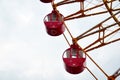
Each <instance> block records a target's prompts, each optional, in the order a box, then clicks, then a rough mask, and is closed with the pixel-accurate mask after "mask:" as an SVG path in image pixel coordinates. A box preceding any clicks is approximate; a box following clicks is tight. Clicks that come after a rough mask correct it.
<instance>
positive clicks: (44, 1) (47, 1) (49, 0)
mask: <svg viewBox="0 0 120 80" xmlns="http://www.w3.org/2000/svg"><path fill="white" fill-rule="evenodd" d="M40 1H41V2H43V3H50V2H52V1H53V0H40Z"/></svg>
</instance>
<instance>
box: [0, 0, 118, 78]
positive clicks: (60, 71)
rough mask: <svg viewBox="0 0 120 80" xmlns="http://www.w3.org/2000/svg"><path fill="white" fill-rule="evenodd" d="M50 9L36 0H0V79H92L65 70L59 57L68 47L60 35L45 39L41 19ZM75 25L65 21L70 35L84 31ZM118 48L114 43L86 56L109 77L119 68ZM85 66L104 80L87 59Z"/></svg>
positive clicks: (49, 6)
mask: <svg viewBox="0 0 120 80" xmlns="http://www.w3.org/2000/svg"><path fill="white" fill-rule="evenodd" d="M74 6H75V5H73V7H74ZM73 7H72V8H73ZM72 8H71V10H72ZM60 9H62V7H61V8H60ZM75 9H76V8H75ZM51 10H52V8H51V5H50V4H44V3H41V2H40V1H39V0H0V80H95V79H94V78H93V77H92V76H91V74H90V73H89V72H88V71H87V70H85V71H84V72H83V73H81V74H78V75H72V74H69V73H67V72H66V71H65V69H64V65H63V61H62V54H63V52H64V51H65V50H66V49H67V48H68V47H69V46H68V45H67V43H66V41H65V39H64V38H63V36H62V35H61V36H58V37H51V36H49V35H48V34H47V33H46V31H45V26H44V24H43V18H44V17H45V16H46V15H47V14H48V13H50V12H51ZM64 12H65V14H63V15H66V14H67V13H69V12H70V9H67V10H65V9H64V10H63V9H62V13H64ZM89 21H90V20H88V21H87V23H88V22H89ZM70 23H71V22H70ZM74 23H75V24H74ZM76 23H77V22H75V21H73V23H71V24H69V22H68V25H72V31H71V32H72V33H73V34H74V32H77V31H78V32H79V30H80V29H83V31H84V28H80V27H79V26H78V27H76V25H77V24H76ZM84 23H85V22H83V23H81V24H84ZM93 23H94V22H93ZM86 25H87V27H88V28H89V25H88V24H85V25H83V26H86ZM75 27H76V28H75ZM78 29H79V30H78ZM75 35H76V34H75ZM85 42H87V41H85ZM81 44H82V43H81ZM119 49H120V42H117V43H113V44H111V45H108V46H105V47H102V48H100V49H97V50H94V51H91V52H90V53H89V54H90V56H92V58H93V59H94V60H95V61H96V62H97V63H98V64H99V65H100V66H101V67H102V68H103V69H104V70H105V72H106V73H107V74H109V75H111V74H113V73H114V72H115V71H116V70H117V69H118V68H119V67H120V62H119V61H120V50H119ZM87 66H88V67H89V68H90V69H91V70H92V72H93V73H94V74H95V75H96V77H98V79H99V80H106V77H105V76H104V75H103V74H102V73H101V72H100V70H99V69H98V68H96V66H95V65H94V64H93V63H92V62H91V61H90V60H89V59H87ZM117 80H120V77H118V78H117Z"/></svg>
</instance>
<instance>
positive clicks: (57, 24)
mask: <svg viewBox="0 0 120 80" xmlns="http://www.w3.org/2000/svg"><path fill="white" fill-rule="evenodd" d="M44 24H45V26H46V31H47V33H48V34H49V35H51V36H59V35H61V34H63V32H64V31H65V26H64V23H63V15H62V14H59V13H58V11H55V10H53V11H52V13H50V14H48V15H47V16H45V18H44Z"/></svg>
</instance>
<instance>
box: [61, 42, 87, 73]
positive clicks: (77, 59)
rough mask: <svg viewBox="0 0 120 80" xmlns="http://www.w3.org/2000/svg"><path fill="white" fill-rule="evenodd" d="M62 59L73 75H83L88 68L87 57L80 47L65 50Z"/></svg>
mask: <svg viewBox="0 0 120 80" xmlns="http://www.w3.org/2000/svg"><path fill="white" fill-rule="evenodd" d="M62 57H63V61H64V64H65V69H66V71H67V72H69V73H71V74H79V73H81V72H82V71H83V70H84V68H85V66H86V56H85V55H84V54H83V52H82V50H81V49H80V48H79V46H78V45H75V44H74V45H71V47H70V48H68V49H67V50H65V52H64V53H63V56H62Z"/></svg>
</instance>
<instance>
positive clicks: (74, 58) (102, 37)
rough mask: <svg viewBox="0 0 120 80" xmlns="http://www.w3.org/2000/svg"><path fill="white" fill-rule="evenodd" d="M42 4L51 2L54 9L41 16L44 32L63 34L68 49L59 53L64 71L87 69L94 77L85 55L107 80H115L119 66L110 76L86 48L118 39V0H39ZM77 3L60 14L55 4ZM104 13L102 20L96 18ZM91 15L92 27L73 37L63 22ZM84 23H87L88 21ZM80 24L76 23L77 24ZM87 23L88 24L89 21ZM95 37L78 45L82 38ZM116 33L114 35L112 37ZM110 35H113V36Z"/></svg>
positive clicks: (71, 71) (73, 72)
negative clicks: (77, 8) (74, 6)
mask: <svg viewBox="0 0 120 80" xmlns="http://www.w3.org/2000/svg"><path fill="white" fill-rule="evenodd" d="M40 1H41V2H43V3H51V6H52V8H53V10H52V11H51V13H49V14H47V15H46V16H45V18H44V20H43V21H44V24H45V27H46V32H47V33H48V34H49V35H50V36H53V37H56V36H59V35H63V37H64V38H65V40H66V42H67V43H68V45H69V48H68V49H66V50H65V51H64V53H63V55H62V58H63V62H64V64H65V70H66V71H67V72H68V73H71V74H79V73H81V72H83V71H84V69H87V70H88V71H89V72H90V74H91V75H92V76H93V77H94V78H95V79H96V80H98V79H97V77H96V76H95V75H94V74H93V73H92V71H90V69H89V68H88V67H87V66H86V58H87V57H88V58H89V59H90V60H91V61H92V62H93V63H94V64H95V65H96V66H97V67H98V69H100V71H101V72H102V73H103V74H104V75H105V76H106V78H107V79H108V80H115V79H116V78H117V77H118V76H119V75H120V68H119V69H118V70H116V72H115V73H114V74H113V75H108V74H107V73H106V72H105V71H104V70H103V69H102V68H101V67H100V66H99V65H98V64H97V63H96V62H95V61H94V59H92V57H90V56H89V55H88V52H89V51H92V50H94V49H97V48H100V47H103V46H105V45H108V44H111V43H114V42H118V41H120V0H60V1H59V2H55V0H40ZM75 3H77V4H79V7H80V8H79V10H77V11H75V12H72V13H70V14H67V15H66V16H63V14H61V12H60V11H59V9H58V7H61V6H64V5H71V4H75ZM99 15H102V16H103V19H102V20H101V21H99V19H97V18H95V19H94V16H96V17H99ZM84 18H92V19H93V21H97V20H98V21H97V22H96V23H95V24H94V25H92V27H89V29H88V30H86V31H84V32H83V33H80V34H79V35H77V37H74V36H73V34H72V30H71V31H70V29H69V26H68V25H66V23H65V22H66V21H67V22H69V21H73V20H75V19H78V20H80V19H84ZM87 23H89V22H87ZM87 23H86V24H87ZM78 24H79V23H78ZM89 24H90V23H89ZM65 31H67V32H68V34H69V36H70V37H71V40H72V43H70V41H69V40H68V38H67V36H66V34H65V33H64V32H65ZM93 35H94V36H95V37H94V40H92V41H91V42H89V43H88V44H87V45H86V46H84V47H81V45H79V41H80V40H82V39H85V38H89V37H93ZM115 35H117V36H115ZM113 36H115V37H114V38H113Z"/></svg>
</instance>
